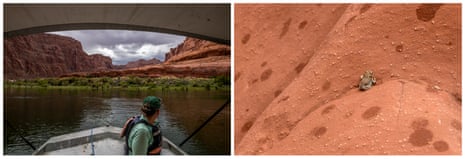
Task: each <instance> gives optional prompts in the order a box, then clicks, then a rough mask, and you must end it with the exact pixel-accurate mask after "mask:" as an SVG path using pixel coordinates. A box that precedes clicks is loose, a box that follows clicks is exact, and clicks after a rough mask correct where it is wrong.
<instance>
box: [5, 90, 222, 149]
mask: <svg viewBox="0 0 465 159" xmlns="http://www.w3.org/2000/svg"><path fill="white" fill-rule="evenodd" d="M5 93H6V94H5V95H4V99H5V113H6V114H5V119H8V121H9V122H11V123H12V124H14V125H15V127H16V128H17V129H19V130H20V131H22V132H23V133H24V135H25V136H26V138H27V139H28V140H30V141H31V142H32V143H33V144H34V145H35V146H36V147H39V146H40V145H41V144H42V143H44V142H45V141H46V140H48V138H50V137H52V136H56V135H61V134H65V133H69V132H73V131H79V130H84V129H89V128H93V127H98V126H103V125H112V126H118V127H121V126H122V125H123V124H124V122H125V121H126V119H127V118H128V117H130V116H133V115H138V114H140V111H139V109H140V106H141V103H142V99H143V98H144V97H145V96H148V95H155V96H159V97H161V98H162V99H163V101H164V104H165V105H164V106H163V107H162V108H161V114H160V121H161V126H162V129H163V132H164V135H165V136H166V137H167V138H169V139H170V140H171V141H173V142H174V143H176V144H179V143H180V142H181V141H182V140H183V139H185V138H186V137H187V136H188V135H190V133H192V132H193V131H194V130H195V129H196V128H197V127H198V126H200V125H201V123H202V122H204V121H205V120H206V119H207V118H208V117H209V116H210V115H211V114H212V113H213V112H215V110H216V109H218V108H219V107H220V106H221V105H222V104H223V103H224V102H225V101H226V99H227V98H229V95H230V94H229V92H225V91H189V92H184V91H170V92H166V91H165V92H161V91H119V90H112V91H92V90H79V89H75V90H74V89H30V88H28V89H24V88H6V89H5ZM229 112H230V107H226V109H225V110H223V111H222V112H221V113H220V114H218V116H216V117H215V118H214V120H213V121H211V123H209V124H208V125H207V126H206V127H205V128H204V129H202V130H201V132H199V134H197V135H196V136H195V137H194V138H192V139H191V141H189V142H188V143H186V144H185V145H184V146H183V147H182V148H183V149H184V150H185V151H187V152H188V153H191V154H229V153H230V152H229V149H230V147H229V145H230V139H229V138H230V125H229V123H230V114H229ZM4 130H6V131H7V132H6V133H5V134H7V141H6V142H5V143H7V144H8V145H6V146H4V147H5V148H7V150H4V152H5V153H6V154H31V153H32V150H31V148H30V147H28V146H27V145H26V144H24V143H23V141H21V139H20V138H19V136H17V134H16V132H13V130H12V129H10V128H7V127H4Z"/></svg>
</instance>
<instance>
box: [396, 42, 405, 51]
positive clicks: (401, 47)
mask: <svg viewBox="0 0 465 159" xmlns="http://www.w3.org/2000/svg"><path fill="white" fill-rule="evenodd" d="M396 51H397V52H402V51H404V45H402V44H400V45H397V46H396Z"/></svg>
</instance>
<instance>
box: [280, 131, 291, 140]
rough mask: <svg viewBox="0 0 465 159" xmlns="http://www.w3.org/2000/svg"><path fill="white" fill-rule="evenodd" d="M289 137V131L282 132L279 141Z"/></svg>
mask: <svg viewBox="0 0 465 159" xmlns="http://www.w3.org/2000/svg"><path fill="white" fill-rule="evenodd" d="M287 136H289V132H288V131H283V132H280V133H279V134H278V140H282V139H284V138H286V137H287Z"/></svg>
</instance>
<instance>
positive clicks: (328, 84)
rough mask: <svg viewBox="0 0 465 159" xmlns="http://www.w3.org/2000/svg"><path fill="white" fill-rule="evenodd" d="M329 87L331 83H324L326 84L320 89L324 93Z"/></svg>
mask: <svg viewBox="0 0 465 159" xmlns="http://www.w3.org/2000/svg"><path fill="white" fill-rule="evenodd" d="M330 87H331V82H329V81H326V82H325V83H324V84H323V86H321V89H323V91H326V90H328V89H329V88H330Z"/></svg>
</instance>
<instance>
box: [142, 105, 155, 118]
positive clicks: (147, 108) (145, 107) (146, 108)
mask: <svg viewBox="0 0 465 159" xmlns="http://www.w3.org/2000/svg"><path fill="white" fill-rule="evenodd" d="M140 110H141V111H142V112H143V113H145V115H147V116H152V115H153V114H155V112H157V110H158V109H155V108H152V107H150V106H149V104H144V105H143V106H142V108H140Z"/></svg>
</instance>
